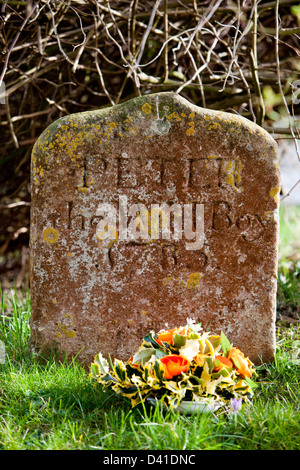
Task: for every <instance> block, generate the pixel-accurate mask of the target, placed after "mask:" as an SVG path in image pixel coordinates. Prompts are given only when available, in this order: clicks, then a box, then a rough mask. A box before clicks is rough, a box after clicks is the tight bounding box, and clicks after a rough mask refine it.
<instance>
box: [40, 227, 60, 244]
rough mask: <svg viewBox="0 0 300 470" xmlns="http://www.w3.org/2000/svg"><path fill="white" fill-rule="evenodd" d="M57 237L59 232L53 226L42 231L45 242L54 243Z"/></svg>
mask: <svg viewBox="0 0 300 470" xmlns="http://www.w3.org/2000/svg"><path fill="white" fill-rule="evenodd" d="M58 238H59V232H58V231H57V230H56V229H55V228H50V227H47V228H46V229H45V230H44V231H43V239H44V240H45V242H46V243H55V242H57V240H58Z"/></svg>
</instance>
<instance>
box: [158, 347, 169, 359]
mask: <svg viewBox="0 0 300 470" xmlns="http://www.w3.org/2000/svg"><path fill="white" fill-rule="evenodd" d="M164 356H167V353H165V352H164V351H161V350H160V349H156V351H155V357H156V359H158V360H159V359H161V358H162V357H164Z"/></svg>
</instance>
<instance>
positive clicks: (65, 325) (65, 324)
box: [56, 313, 76, 338]
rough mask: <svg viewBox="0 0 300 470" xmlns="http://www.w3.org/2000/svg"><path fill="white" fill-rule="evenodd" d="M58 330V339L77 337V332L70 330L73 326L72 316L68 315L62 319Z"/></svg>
mask: <svg viewBox="0 0 300 470" xmlns="http://www.w3.org/2000/svg"><path fill="white" fill-rule="evenodd" d="M57 326H58V329H59V331H57V333H56V336H57V338H62V335H64V337H65V338H74V337H75V336H76V331H74V330H72V329H70V328H71V327H72V326H73V320H72V315H70V314H69V313H67V314H66V315H64V316H63V317H62V320H61V321H60V322H59V323H58V325H57Z"/></svg>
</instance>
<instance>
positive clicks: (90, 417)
mask: <svg viewBox="0 0 300 470" xmlns="http://www.w3.org/2000/svg"><path fill="white" fill-rule="evenodd" d="M293 227H294V226H293ZM283 228H284V230H285V229H286V227H285V226H284V227H283V226H282V228H281V229H282V230H283ZM287 233H288V232H287ZM298 233H299V232H298ZM285 236H287V235H285ZM281 240H282V239H281ZM287 242H289V244H290V245H291V249H292V250H293V249H294V248H293V246H292V245H293V241H292V238H291V237H290V238H288V237H287V238H286V241H285V248H286V254H285V257H284V259H282V261H281V265H280V267H279V271H280V270H283V271H282V273H281V275H280V276H279V281H278V283H279V287H280V288H279V296H278V302H279V303H280V304H281V305H282V308H285V307H286V311H289V312H290V311H293V312H295V311H296V313H297V312H298V311H299V310H297V309H298V308H299V303H298V302H299V290H300V289H299V284H300V276H299V267H298V265H297V262H291V260H290V259H288V256H289V253H291V250H290V251H289V250H288V249H287ZM284 269H285V271H284ZM287 306H288V307H287ZM29 321H30V297H29V293H28V292H22V291H20V290H18V291H16V290H12V291H10V292H5V293H4V294H2V293H1V312H0V340H2V341H3V342H4V343H5V347H6V361H5V363H3V364H1V363H0V449H2V450H71V449H72V450H95V449H100V450H109V451H114V450H119V451H120V450H148V451H153V450H160V451H163V450H187V451H188V450H300V433H299V431H300V401H299V395H300V393H299V392H300V322H294V323H293V324H290V325H289V327H288V328H287V327H284V326H283V325H282V324H281V323H280V322H279V324H278V328H277V351H276V356H275V361H274V363H270V364H261V365H260V366H259V367H258V387H257V388H256V389H255V395H254V400H253V403H252V404H251V405H250V406H248V407H243V408H242V410H241V411H240V412H239V413H238V414H236V415H234V414H233V413H232V411H230V410H229V409H228V410H225V411H224V410H219V411H217V412H215V413H210V414H205V413H204V414H203V413H202V414H201V413H198V414H195V415H192V416H182V415H180V414H178V413H175V412H174V411H171V412H168V413H167V412H165V411H162V410H161V409H159V408H158V407H157V408H154V407H148V406H143V405H139V406H138V407H136V408H134V409H132V408H131V406H130V403H129V401H128V400H126V399H123V398H122V397H119V396H116V395H114V394H113V393H109V392H106V393H104V392H103V391H102V389H101V387H100V386H97V385H95V383H94V382H92V381H91V379H90V378H89V375H88V372H87V371H86V370H85V369H84V367H83V366H81V365H80V364H78V363H76V362H75V361H74V362H71V363H68V362H57V361H56V360H55V359H54V358H51V359H50V360H47V361H41V359H40V358H38V357H36V356H35V355H33V354H32V352H31V350H30V349H29V348H28V339H29V335H30V326H29Z"/></svg>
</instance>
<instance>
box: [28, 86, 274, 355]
mask: <svg viewBox="0 0 300 470" xmlns="http://www.w3.org/2000/svg"><path fill="white" fill-rule="evenodd" d="M279 190H280V175H279V169H278V151H277V146H276V143H275V142H274V140H273V139H272V138H271V137H270V135H269V134H268V133H267V132H265V131H264V130H263V129H262V128H260V127H259V126H257V125H255V124H253V123H251V122H250V121H248V120H247V119H245V118H241V117H239V116H236V115H232V114H228V113H223V112H216V111H211V110H207V109H202V108H199V107H197V106H194V105H192V104H190V103H189V102H188V101H186V100H185V99H183V98H181V97H180V96H178V95H176V94H174V93H161V94H153V95H148V96H143V97H140V98H136V99H133V100H130V101H128V102H127V103H124V104H121V105H118V106H115V107H112V108H107V109H103V110H99V111H91V112H84V113H79V114H74V115H70V116H65V117H63V118H61V119H59V120H57V121H56V122H54V123H53V124H52V125H50V126H49V127H48V128H47V129H46V130H45V131H44V132H43V134H42V135H41V137H40V138H39V139H38V141H37V142H36V144H35V147H34V151H33V155H32V216H31V292H32V294H31V295H32V339H31V342H32V344H33V346H34V347H36V348H37V349H43V350H45V351H47V350H48V349H49V348H50V347H52V348H56V349H58V350H61V351H62V352H64V353H66V354H68V355H69V356H74V355H77V357H78V358H79V359H81V360H83V361H85V362H86V363H87V364H89V363H90V362H91V361H92V360H93V357H94V355H95V354H97V353H98V352H100V351H101V352H102V353H103V354H104V355H107V356H108V355H111V356H112V357H117V358H119V359H127V358H129V357H130V356H131V355H132V353H134V352H135V351H136V350H137V348H138V347H139V346H140V344H141V340H142V338H143V335H144V334H145V333H147V332H149V331H151V330H155V331H158V330H160V329H161V328H163V327H165V325H166V323H167V324H168V326H169V327H170V328H171V327H175V326H179V325H184V324H185V322H186V319H187V318H191V319H194V320H195V321H197V322H201V323H202V326H203V328H204V329H205V330H209V331H211V332H213V333H216V334H219V333H220V331H221V330H222V331H224V333H225V334H226V335H227V336H228V337H229V339H230V341H232V342H233V343H234V345H235V346H237V347H239V348H241V349H242V350H243V352H244V353H245V354H246V355H249V357H250V358H251V359H252V360H253V361H255V362H257V361H259V359H260V358H262V359H263V360H265V361H268V360H271V359H272V358H273V356H274V349H275V311H276V278H277V244H278V222H277V211H278V203H279V201H278V197H279ZM203 216H204V219H203ZM203 220H204V224H203ZM192 222H193V223H192Z"/></svg>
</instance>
